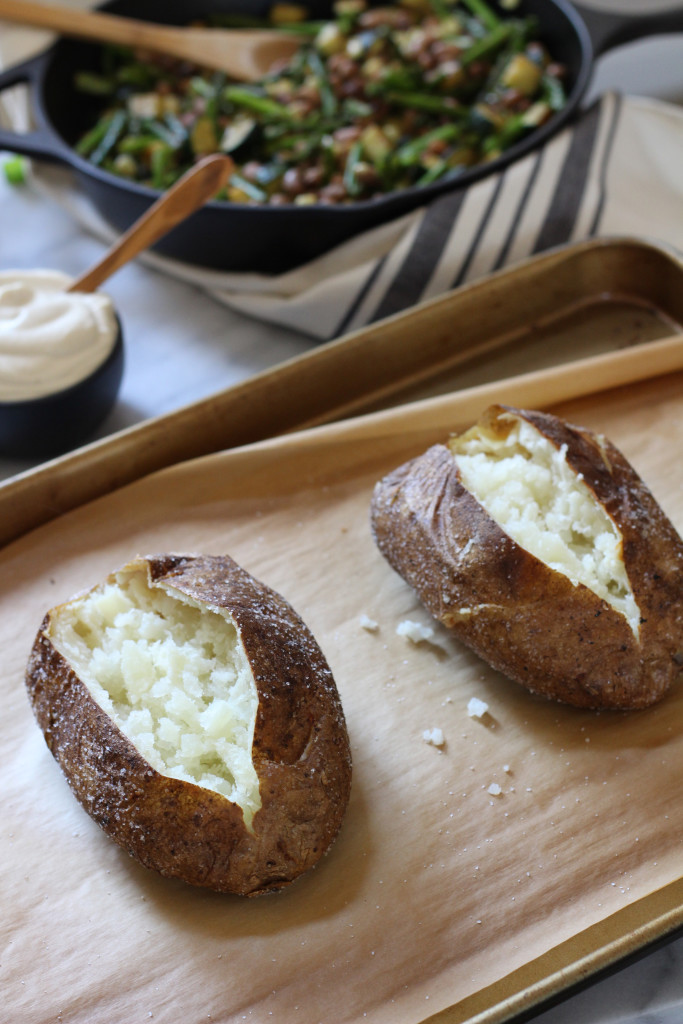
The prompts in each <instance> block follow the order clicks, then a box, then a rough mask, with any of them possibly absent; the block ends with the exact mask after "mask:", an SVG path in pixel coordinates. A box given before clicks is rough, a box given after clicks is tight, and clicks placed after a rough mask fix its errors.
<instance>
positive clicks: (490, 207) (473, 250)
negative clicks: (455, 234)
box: [451, 171, 505, 288]
mask: <svg viewBox="0 0 683 1024" xmlns="http://www.w3.org/2000/svg"><path fill="white" fill-rule="evenodd" d="M504 181H505V171H503V173H502V174H500V175H499V176H498V181H497V182H496V187H495V188H494V190H493V195H492V196H491V198H490V200H489V202H488V204H487V207H486V209H485V210H484V215H483V216H482V218H481V220H480V221H479V227H478V228H477V230H476V232H475V235H474V237H473V239H472V241H471V242H470V246H469V249H468V250H467V254H466V256H465V259H464V260H463V262H462V264H461V266H460V270H459V271H458V274H457V275H456V277H455V280H454V281H453V284H452V285H451V288H458V287H459V286H460V285H461V284H462V283H463V281H464V280H465V278H466V276H467V272H468V270H469V269H470V266H471V265H472V261H473V260H474V257H475V256H476V255H477V249H478V248H479V243H480V242H481V239H482V236H483V234H484V232H485V230H486V226H487V224H488V223H489V221H490V220H491V217H492V216H493V211H494V210H495V208H496V203H497V202H498V196H499V195H500V190H501V189H502V187H503V182H504Z"/></svg>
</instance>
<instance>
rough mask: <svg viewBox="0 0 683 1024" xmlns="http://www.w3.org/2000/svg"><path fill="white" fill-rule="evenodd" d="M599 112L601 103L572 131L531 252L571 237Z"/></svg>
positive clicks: (551, 246) (596, 131) (561, 242)
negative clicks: (552, 192) (553, 190)
mask: <svg viewBox="0 0 683 1024" xmlns="http://www.w3.org/2000/svg"><path fill="white" fill-rule="evenodd" d="M601 111H602V104H601V103H599V102H596V103H595V104H594V105H593V106H592V107H591V108H590V109H589V110H588V111H586V113H585V114H584V115H583V116H582V117H581V119H580V120H579V121H578V123H577V125H576V127H575V128H574V132H573V134H572V138H571V142H570V144H569V149H568V150H567V155H566V157H565V160H564V164H563V165H562V170H561V171H560V173H559V175H558V178H557V186H556V188H555V193H554V195H553V197H552V199H551V201H550V206H549V207H548V212H547V214H546V216H545V220H544V222H543V224H542V225H541V230H540V231H539V233H538V236H537V238H536V242H535V244H534V248H533V250H532V251H533V252H535V253H538V252H543V251H544V250H545V249H552V248H554V247H555V246H556V245H562V244H563V243H564V242H567V241H568V240H569V238H570V237H571V234H572V231H573V229H574V224H575V223H576V218H577V216H578V213H579V210H580V208H581V201H582V199H583V194H584V190H585V188H586V182H587V180H588V171H589V168H590V162H591V159H592V156H593V151H594V149H595V143H596V139H597V135H598V129H599V127H600V114H601Z"/></svg>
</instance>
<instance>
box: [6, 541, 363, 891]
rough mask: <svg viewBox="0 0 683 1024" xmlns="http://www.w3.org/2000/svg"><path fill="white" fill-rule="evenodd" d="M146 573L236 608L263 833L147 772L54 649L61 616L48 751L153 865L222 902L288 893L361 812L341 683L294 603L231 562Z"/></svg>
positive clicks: (99, 814) (45, 641)
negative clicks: (225, 897) (250, 694)
mask: <svg viewBox="0 0 683 1024" xmlns="http://www.w3.org/2000/svg"><path fill="white" fill-rule="evenodd" d="M144 561H145V562H146V564H147V571H148V579H149V581H150V583H153V582H156V581H162V582H163V583H164V584H167V585H170V586H172V587H173V588H175V589H176V590H178V591H180V592H182V593H184V594H186V595H188V596H189V597H191V598H194V599H195V600H197V601H200V602H202V603H205V604H207V605H210V606H211V607H213V608H225V609H227V610H228V611H229V613H230V614H231V616H232V617H233V620H234V621H235V623H236V625H237V627H238V630H239V632H240V634H241V639H242V643H243V645H244V648H245V650H246V652H247V655H248V657H249V661H250V664H251V667H252V670H253V674H254V679H255V681H256V687H257V691H258V698H259V706H258V712H257V720H256V727H255V732H254V740H253V747H252V757H253V761H254V765H255V767H256V771H257V774H258V777H259V782H260V790H261V800H262V806H261V808H260V810H259V811H257V813H256V815H255V816H254V820H253V833H251V832H249V831H247V829H246V827H245V824H244V820H243V816H242V810H241V808H240V807H239V806H237V805H236V804H233V803H231V802H230V801H229V800H227V799H226V798H225V797H223V796H222V795H220V794H218V793H215V792H213V791H211V790H208V789H204V788H203V787H200V786H197V785H194V784H192V783H188V782H184V781H181V780H177V779H172V778H169V777H167V776H164V775H161V774H159V773H158V772H157V771H155V770H154V769H153V768H152V767H151V766H150V765H149V764H148V763H147V761H146V760H145V759H144V758H143V757H142V756H141V755H140V754H139V752H138V751H137V749H136V748H135V747H134V745H133V744H132V743H131V742H130V740H128V738H127V737H126V736H124V735H123V733H122V732H121V731H120V730H119V729H118V728H117V726H116V725H115V724H114V722H113V721H112V719H111V718H110V717H109V716H108V715H107V714H106V713H105V711H103V709H102V708H101V707H100V706H99V705H98V704H97V703H96V701H95V700H94V698H93V697H92V695H91V693H90V691H89V690H88V688H87V687H86V686H85V684H84V683H83V682H82V681H81V680H80V679H79V678H78V676H77V675H76V674H75V673H74V671H73V670H72V669H71V667H70V666H69V664H68V663H67V661H66V660H65V659H64V658H63V657H62V655H61V654H60V653H59V652H58V651H57V650H56V649H55V647H54V646H53V644H52V642H51V640H50V622H51V616H52V614H54V613H49V614H48V615H47V616H46V617H45V619H44V621H43V623H42V625H41V627H40V630H39V631H38V635H37V637H36V640H35V643H34V646H33V649H32V652H31V655H30V658H29V662H28V668H27V673H26V685H27V689H28V694H29V699H30V701H31V704H32V707H33V710H34V713H35V716H36V718H37V721H38V723H39V725H40V727H41V729H42V731H43V734H44V736H45V740H46V742H47V745H48V747H49V748H50V750H51V752H52V754H53V755H54V757H55V758H56V760H57V761H58V763H59V765H60V766H61V768H62V771H63V773H64V775H65V776H66V779H67V781H68V782H69V785H70V786H71V788H72V790H73V792H74V793H75V795H76V797H77V798H78V800H79V801H80V803H81V804H82V805H83V807H84V808H85V810H86V811H87V812H88V813H89V814H90V815H91V816H92V817H93V818H94V820H95V821H96V822H97V823H98V824H99V825H100V826H101V827H102V828H103V829H104V831H105V832H106V833H107V834H108V835H109V836H110V837H111V838H112V839H114V840H115V841H116V842H117V843H118V844H119V845H120V846H122V847H123V848H124V849H125V850H127V852H128V853H129V854H131V856H133V857H134V858H135V859H136V860H138V861H140V863H141V864H143V865H145V866H146V867H149V868H152V869H154V870H156V871H158V872H160V873H161V874H162V875H167V876H172V877H177V878H180V879H183V880H184V881H185V882H188V883H190V884H191V885H197V886H204V887H208V888H211V889H214V890H217V891H219V892H230V893H237V894H240V895H247V896H255V895H258V894H261V893H265V892H270V891H273V890H276V889H281V888H282V887H283V886H286V885H288V884H289V883H290V882H292V881H293V880H294V879H295V878H296V877H297V876H299V875H300V874H301V873H302V872H304V871H306V870H307V869H308V868H311V867H312V866H313V865H314V864H315V863H316V862H317V861H318V860H319V859H320V857H321V856H322V855H323V854H324V853H325V852H326V850H327V849H328V847H329V846H330V844H331V843H332V841H333V840H334V838H335V837H336V835H337V832H338V830H339V828H340V826H341V822H342V819H343V816H344V812H345V810H346V806H347V803H348V799H349V794H350V786H351V755H350V747H349V740H348V735H347V731H346V723H345V719H344V713H343V710H342V706H341V701H340V699H339V695H338V692H337V688H336V685H335V683H334V679H333V677H332V673H331V671H330V669H329V666H328V665H327V662H326V660H325V658H324V656H323V654H322V652H321V650H320V648H319V647H318V644H317V643H316V641H315V639H314V637H313V636H312V634H311V633H310V631H309V630H308V628H307V627H306V626H305V624H304V623H303V622H302V621H301V619H300V618H299V616H298V615H297V614H296V612H295V611H294V610H293V609H292V608H291V606H290V605H289V604H288V603H287V602H286V601H285V600H284V598H282V597H280V595H278V594H276V593H275V592H274V591H272V590H270V589H269V588H268V587H266V586H265V585H263V584H262V583H259V582H258V581H257V580H255V579H254V578H253V577H252V576H250V575H249V573H247V572H246V571H245V570H243V569H241V568H240V567H239V566H238V565H237V564H236V563H235V562H234V561H233V560H232V559H230V558H228V557H223V556H197V557H195V556H175V555H173V556H167V555H159V556H150V557H149V558H147V559H144ZM55 611H56V612H58V609H56V610H55Z"/></svg>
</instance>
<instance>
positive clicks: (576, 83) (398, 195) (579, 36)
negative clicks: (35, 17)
mask: <svg viewBox="0 0 683 1024" xmlns="http://www.w3.org/2000/svg"><path fill="white" fill-rule="evenodd" d="M492 3H493V6H494V7H495V6H498V0H492ZM270 5H271V0H167V2H166V3H164V4H159V3H158V0H110V2H108V3H106V4H104V5H103V9H106V10H109V11H111V12H113V13H117V14H125V15H128V16H130V17H138V18H143V19H145V20H148V21H157V22H159V21H163V22H166V23H169V24H179V25H182V24H186V23H187V22H189V21H191V20H192V19H196V18H201V17H202V16H203V15H205V14H207V13H209V12H214V13H215V12H216V11H231V12H235V11H241V12H242V13H245V12H250V13H254V14H259V13H265V12H266V11H267V9H268V8H269V7H270ZM307 7H308V8H309V10H310V12H311V17H313V18H322V17H329V13H330V9H331V2H330V0H310V2H308V3H307ZM503 13H504V12H503ZM515 13H516V14H517V13H519V14H533V15H535V16H536V18H537V19H538V24H539V37H540V38H541V39H543V41H544V42H545V43H546V44H547V46H548V48H549V50H550V52H551V54H552V56H553V58H554V59H555V60H559V61H561V62H562V63H563V64H565V65H566V67H567V69H568V79H567V87H568V102H567V105H566V107H565V108H564V109H563V110H562V111H560V112H558V113H557V114H556V115H555V116H554V117H552V118H551V119H550V120H549V121H548V122H546V124H544V125H543V126H542V127H541V128H539V129H537V130H536V131H534V132H533V133H531V134H530V135H529V136H528V137H527V138H525V139H523V140H521V141H520V142H518V143H516V144H515V145H514V146H512V147H511V148H510V149H509V150H508V151H507V152H505V153H504V154H503V155H502V156H501V157H499V158H498V159H497V160H495V161H492V162H491V163H488V164H486V165H484V166H479V167H473V168H471V169H469V170H467V171H465V172H464V173H463V174H461V175H460V176H459V177H458V178H457V179H455V180H452V181H450V182H435V183H434V184H432V185H430V186H427V187H426V188H420V189H417V188H409V189H404V190H402V191H399V192H394V193H391V194H389V195H387V196H383V197H380V198H378V199H373V200H369V201H365V202H358V203H354V204H350V205H348V206H324V205H315V206H309V207H305V206H302V207H296V206H290V207H287V206H284V207H257V206H245V205H240V204H236V203H217V202H212V203H208V204H207V205H206V206H205V207H204V208H203V209H202V210H200V211H199V212H197V213H195V214H193V215H192V217H190V218H189V219H188V220H187V221H185V222H184V223H183V224H181V225H180V226H179V227H177V228H175V229H174V230H173V231H171V232H170V233H169V234H168V235H166V237H165V238H164V239H163V240H162V241H161V242H159V243H158V244H157V246H156V250H157V252H159V253H161V254H163V255H165V256H169V257H171V258H174V259H179V260H183V261H186V262H188V263H192V264H196V265H199V266H205V267H211V268H214V269H220V270H226V271H258V272H261V273H269V274H273V273H280V272H282V271H285V270H289V269H292V268H294V267H296V266H299V265H300V264H302V263H305V262H307V261H309V260H311V259H313V258H314V257H316V256H319V255H321V254H322V253H325V252H327V251H328V250H330V249H332V248H333V247H334V246H336V245H338V244H339V243H341V242H343V241H345V240H347V239H348V238H350V237H352V236H353V235H356V234H358V233H359V232H361V231H365V230H367V229H368V228H371V227H374V226H376V225H378V224H382V223H385V222H386V221H388V220H391V219H392V218H394V217H396V216H398V215H400V214H402V213H406V212H408V211H410V210H413V209H415V208H416V207H418V206H421V205H423V204H424V203H427V202H429V200H430V199H432V198H434V197H435V196H437V195H439V194H441V193H443V192H445V191H452V190H454V189H461V188H465V187H467V185H470V184H471V183H472V182H474V181H476V180H478V179H480V178H482V177H484V176H485V175H489V174H494V173H496V172H497V171H499V170H500V169H501V168H503V167H505V166H507V165H508V164H510V163H511V162H512V161H514V160H517V159H519V157H521V156H523V155H524V154H525V153H528V152H529V151H530V150H531V149H534V148H536V147H537V146H540V145H542V144H543V143H544V142H546V141H547V140H548V139H549V138H551V137H552V136H553V135H555V134H556V133H557V132H558V131H559V130H560V129H561V128H562V127H564V125H565V124H566V123H567V122H568V121H569V120H570V119H571V118H572V117H573V116H574V115H575V114H576V112H577V109H578V107H579V105H580V103H581V99H582V97H583V96H584V93H585V91H586V88H587V86H588V84H589V81H590V77H591V73H592V70H593V61H594V58H595V56H598V55H599V54H601V53H603V52H604V51H605V50H607V49H610V48H612V47H614V46H617V45H619V44H621V43H624V42H628V41H630V40H632V39H636V38H640V37H642V36H646V35H653V34H655V33H658V32H666V31H675V30H683V8H681V7H679V8H677V9H675V10H669V11H662V12H659V14H652V15H645V16H643V17H636V16H630V17H629V16H626V17H624V16H620V15H617V16H614V15H608V14H605V13H604V12H597V11H584V12H582V13H579V11H578V9H577V8H576V7H575V6H573V5H572V4H571V3H568V2H567V0H520V4H519V7H518V8H516V10H515ZM96 52H97V48H96V47H95V46H94V45H93V44H91V43H84V42H79V41H75V40H69V39H61V40H59V41H58V42H57V43H56V44H55V45H54V46H53V47H51V48H50V49H49V50H47V51H45V52H44V53H42V54H40V55H39V56H38V57H35V58H33V59H32V60H29V61H27V62H25V63H23V64H21V65H18V66H16V67H13V68H9V69H8V70H7V71H5V73H4V74H1V75H0V92H1V91H2V90H4V89H7V88H9V87H10V86H13V85H17V84H19V83H29V84H30V86H31V97H32V107H33V114H34V119H35V124H36V129H35V131H31V132H28V133H24V134H16V133H13V132H8V131H0V150H1V149H5V150H9V151H13V152H16V153H23V154H26V155H28V156H32V157H37V158H39V159H43V160H47V161H53V162H54V161H56V162H60V163H65V164H68V165H69V166H70V167H71V168H72V169H73V170H74V171H75V173H76V176H77V179H78V181H79V183H80V185H81V187H82V188H83V190H84V191H85V192H86V193H87V194H88V196H89V197H90V199H91V201H92V202H93V204H94V205H95V207H96V208H97V209H98V211H99V212H100V213H101V214H102V216H103V217H104V218H105V219H106V220H107V221H108V222H109V223H110V224H111V225H112V226H113V227H114V228H116V229H118V230H124V229H126V228H127V227H128V226H129V225H130V224H132V223H133V221H134V220H136V219H137V218H138V217H139V216H140V215H141V214H142V213H143V212H144V210H145V209H146V208H147V207H148V206H149V205H150V204H151V203H152V202H153V201H154V200H155V199H156V198H157V196H158V193H157V192H155V191H154V190H153V189H150V188H147V187H145V186H142V185H139V184H137V183H135V182H127V181H125V180H123V179H121V178H119V177H116V176H115V175H112V174H110V173H108V172H106V171H103V170H100V169H99V168H98V167H95V166H94V165H92V164H89V163H88V162H87V161H86V160H83V159H81V158H80V157H79V156H78V155H77V154H76V153H75V151H74V150H73V148H72V147H73V144H74V142H75V141H76V139H77V138H78V137H79V136H80V135H81V134H82V132H83V131H84V130H85V129H86V127H88V118H89V115H90V114H91V113H92V108H91V107H90V105H89V101H88V99H87V98H84V97H83V96H82V95H80V94H76V93H75V91H74V89H73V85H72V76H73V72H74V70H75V69H76V68H94V67H95V61H96Z"/></svg>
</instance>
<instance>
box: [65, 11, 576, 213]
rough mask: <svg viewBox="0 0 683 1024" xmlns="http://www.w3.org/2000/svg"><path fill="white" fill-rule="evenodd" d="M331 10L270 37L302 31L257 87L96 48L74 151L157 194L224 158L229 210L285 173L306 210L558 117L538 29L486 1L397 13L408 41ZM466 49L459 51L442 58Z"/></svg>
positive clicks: (559, 90)
mask: <svg viewBox="0 0 683 1024" xmlns="http://www.w3.org/2000/svg"><path fill="white" fill-rule="evenodd" d="M333 10H334V19H333V20H331V21H329V22H318V21H310V22H298V23H287V24H285V23H282V25H281V26H278V27H281V28H282V29H283V30H285V31H288V32H291V31H296V32H299V33H300V34H301V36H302V45H301V47H300V48H299V49H298V50H297V52H296V54H295V55H294V57H293V58H292V59H291V60H290V61H289V63H288V64H287V66H286V67H284V68H283V67H279V68H276V67H274V68H273V69H272V71H271V72H270V73H269V74H268V75H267V76H265V77H264V78H263V79H262V80H261V81H260V82H257V83H253V84H242V83H238V82H232V81H229V80H227V79H226V76H225V75H224V74H222V73H220V72H212V71H208V70H206V69H202V68H200V67H196V68H187V67H185V66H183V65H182V64H180V63H178V64H176V63H174V62H169V61H156V60H153V59H150V60H149V61H147V60H144V59H143V60H140V59H139V57H138V54H137V53H136V52H134V51H133V50H132V49H127V48H124V47H111V46H108V47H106V48H104V50H103V56H102V66H101V69H100V74H99V75H98V74H97V73H95V72H93V71H91V70H90V69H83V70H82V71H81V72H80V73H78V74H77V75H76V77H75V84H76V88H77V89H78V91H79V92H83V93H89V95H91V96H96V95H98V94H99V95H101V96H102V99H101V101H100V105H101V113H100V115H99V118H98V120H97V121H96V123H95V124H94V125H93V126H92V128H91V129H90V130H89V131H87V132H86V133H84V135H83V137H82V138H81V140H80V141H79V142H78V143H77V147H76V148H77V150H78V152H79V153H80V154H81V155H82V156H84V157H85V158H89V159H92V160H93V162H97V163H99V164H100V165H101V166H103V167H106V168H107V169H111V170H112V171H113V172H114V173H121V174H125V175H127V176H129V177H131V176H132V177H133V178H134V179H135V180H140V181H146V182H148V183H152V184H153V185H154V186H155V187H157V188H164V187H167V186H168V184H169V183H170V182H172V181H174V180H176V179H177V177H178V176H179V175H180V174H181V173H183V172H184V171H186V170H187V169H188V168H189V167H191V166H192V163H193V162H194V160H195V159H196V157H197V156H198V155H200V154H204V153H210V152H215V151H220V150H221V148H223V149H225V150H229V151H230V152H231V154H232V155H233V158H234V159H235V162H236V176H235V178H234V179H233V181H232V182H231V185H230V187H229V188H227V189H226V190H225V195H226V198H230V199H231V200H234V201H237V202H255V203H266V202H268V201H269V199H270V195H271V193H272V192H273V189H275V188H278V187H279V186H278V182H279V180H280V178H281V177H282V176H283V175H284V174H285V173H286V171H287V170H288V169H290V168H291V169H295V168H296V169H297V172H298V173H297V175H296V177H298V178H300V180H301V183H302V187H303V188H304V189H305V192H304V193H303V194H302V198H301V201H302V202H303V201H305V202H307V203H308V202H315V201H317V199H320V200H322V199H328V198H330V199H332V198H334V199H335V200H340V201H342V202H348V201H352V200H354V199H357V198H366V197H372V196H376V195H380V194H383V193H387V192H391V191H393V190H395V189H401V188H404V187H410V186H413V185H416V184H417V185H418V186H425V185H429V184H430V183H431V182H434V181H441V180H443V179H444V178H446V177H450V176H453V175H455V174H458V173H462V170H463V168H465V167H469V166H472V165H473V164H477V163H480V162H481V161H482V160H485V159H488V158H489V157H490V156H491V155H496V154H497V153H498V151H499V150H501V149H502V148H506V147H508V146H510V145H513V144H514V142H515V141H516V140H517V139H518V138H519V137H520V135H522V134H523V133H526V132H529V131H533V130H534V129H535V128H536V127H538V126H539V125H540V124H542V123H543V122H544V120H546V119H547V118H548V117H549V116H550V113H551V112H552V111H553V110H559V109H562V107H563V106H564V105H565V104H566V96H565V92H564V87H563V84H562V72H561V69H558V71H557V74H556V65H554V61H553V57H552V54H547V53H546V52H545V49H544V48H543V47H542V45H539V44H538V42H537V40H538V35H537V34H535V33H537V25H536V24H535V21H534V19H532V18H529V17H516V18H515V17H503V15H502V14H500V15H499V12H498V10H497V8H495V9H494V5H493V3H492V2H491V0H421V2H420V3H417V2H415V3H406V4H405V16H406V18H407V22H406V24H409V23H410V22H411V21H412V24H413V28H410V27H409V28H408V29H407V30H406V28H405V26H403V25H401V27H400V28H399V27H398V25H394V24H392V23H391V21H392V19H387V20H386V23H383V24H381V25H374V26H372V27H369V19H365V18H363V17H362V15H363V14H364V13H365V12H366V11H367V10H368V5H367V3H366V2H365V0H338V2H337V3H335V4H334V5H333ZM220 20H221V19H213V21H212V23H213V24H217V23H219V21H220ZM222 20H223V22H224V23H225V21H226V19H222ZM228 20H229V21H230V22H231V23H232V24H233V26H234V25H235V24H240V25H242V26H245V25H251V26H253V25H265V24H272V23H271V22H269V21H268V20H267V19H260V18H253V17H249V16H246V15H245V16H242V15H240V16H238V17H237V18H236V19H235V18H230V19H228ZM379 20H381V19H379ZM451 23H452V26H451ZM321 29H323V30H324V29H327V30H328V31H327V32H323V35H320V34H319V33H320V31H321ZM465 37H469V42H468V43H465V46H466V49H465V51H464V52H463V53H460V54H459V56H458V50H456V51H455V56H453V55H452V54H450V53H449V46H450V44H451V43H453V44H454V45H455V46H457V47H458V48H459V47H460V46H461V45H462V40H463V39H464V38H465ZM442 43H445V44H446V47H445V48H444V47H442V46H441V44H442ZM437 44H438V47H437ZM531 44H534V45H535V51H532V49H531ZM522 54H526V56H527V57H529V58H530V59H532V60H534V61H535V62H536V63H537V64H538V69H539V70H538V73H537V74H536V75H531V74H528V75H527V76H526V78H524V82H525V83H526V84H525V87H524V89H523V91H524V94H525V97H526V98H527V99H528V102H529V107H528V110H526V111H524V112H523V113H521V112H520V111H519V110H516V111H515V112H514V113H512V114H511V111H510V109H509V107H510V102H509V97H510V95H511V93H510V86H511V83H512V82H513V78H512V77H511V76H512V70H511V69H515V72H516V73H517V72H519V73H521V72H520V68H522V69H523V64H522V59H523V58H522V57H521V56H520V55H522ZM537 54H538V59H537ZM423 57H427V58H428V59H427V60H423ZM456 57H457V60H458V64H459V65H460V69H459V70H457V73H455V72H453V71H452V67H453V61H455V59H456ZM425 65H427V66H426V67H425ZM551 65H553V66H551ZM506 69H507V74H508V77H509V78H510V81H509V82H506V79H505V74H506ZM548 69H549V70H548ZM517 77H519V75H518V74H517ZM515 82H516V78H515ZM513 84H514V83H513ZM520 88H521V86H520ZM91 103H92V101H90V103H89V104H88V107H90V105H91ZM246 122H248V130H246V131H245V129H244V124H245V123H246ZM247 164H248V165H249V169H248V171H247V170H246V168H247ZM292 177H293V178H294V177H295V175H292ZM340 184H341V185H342V186H343V187H340ZM328 186H329V187H330V189H331V191H329V192H327V191H325V190H326V189H327V187H328ZM295 201H299V200H298V198H297V199H295Z"/></svg>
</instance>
